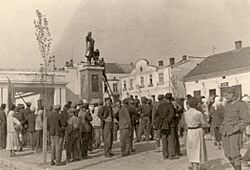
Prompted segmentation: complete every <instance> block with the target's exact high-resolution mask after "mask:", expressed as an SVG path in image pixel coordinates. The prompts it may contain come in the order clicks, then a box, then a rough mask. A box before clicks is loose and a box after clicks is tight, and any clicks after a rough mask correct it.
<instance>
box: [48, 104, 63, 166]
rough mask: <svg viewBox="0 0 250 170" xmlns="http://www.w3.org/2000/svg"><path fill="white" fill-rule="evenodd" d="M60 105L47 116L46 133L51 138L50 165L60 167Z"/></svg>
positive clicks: (61, 133) (61, 134) (61, 135)
mask: <svg viewBox="0 0 250 170" xmlns="http://www.w3.org/2000/svg"><path fill="white" fill-rule="evenodd" d="M60 110H61V106H60V105H55V106H54V107H53V111H52V112H50V113H49V116H48V131H49V134H50V138H51V165H55V164H56V165H62V162H61V158H62V139H63V131H62V126H61V124H60V115H59V112H60Z"/></svg>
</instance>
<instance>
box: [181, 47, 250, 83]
mask: <svg viewBox="0 0 250 170" xmlns="http://www.w3.org/2000/svg"><path fill="white" fill-rule="evenodd" d="M243 68H250V47H245V48H241V49H238V50H233V51H228V52H224V53H220V54H215V55H211V56H208V57H207V58H206V59H204V60H203V61H202V62H201V63H200V64H199V65H197V66H196V67H195V68H194V69H193V70H192V71H190V72H189V73H188V74H187V75H186V76H185V77H184V80H188V79H191V78H194V77H197V76H198V77H199V76H201V75H202V76H203V77H204V76H206V75H208V74H217V73H218V74H219V73H221V72H226V71H231V70H238V69H243ZM218 76H219V75H218Z"/></svg>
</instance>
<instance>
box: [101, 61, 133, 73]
mask: <svg viewBox="0 0 250 170" xmlns="http://www.w3.org/2000/svg"><path fill="white" fill-rule="evenodd" d="M105 66H106V73H114V74H128V73H130V72H131V71H132V70H133V69H134V68H135V65H132V64H118V63H106V65H105Z"/></svg>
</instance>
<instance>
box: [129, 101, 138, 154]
mask: <svg viewBox="0 0 250 170" xmlns="http://www.w3.org/2000/svg"><path fill="white" fill-rule="evenodd" d="M127 108H128V112H129V115H130V120H131V133H130V140H131V141H130V142H131V152H135V149H134V148H133V140H134V132H135V134H136V141H138V127H139V119H140V113H138V111H137V108H136V107H135V100H134V99H130V100H129V104H128V107H127Z"/></svg>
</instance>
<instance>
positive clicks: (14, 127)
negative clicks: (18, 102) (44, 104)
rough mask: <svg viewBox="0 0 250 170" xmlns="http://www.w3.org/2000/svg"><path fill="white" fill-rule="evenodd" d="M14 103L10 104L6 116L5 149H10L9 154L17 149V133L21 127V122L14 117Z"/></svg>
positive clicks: (11, 154) (12, 153) (13, 153)
mask: <svg viewBox="0 0 250 170" xmlns="http://www.w3.org/2000/svg"><path fill="white" fill-rule="evenodd" d="M14 109H15V105H12V107H11V109H10V111H9V113H8V117H7V142H6V149H7V150H8V151H10V156H11V157H12V156H15V152H16V151H17V150H18V149H19V146H20V145H19V140H18V133H17V131H19V130H20V129H22V124H21V122H20V121H19V120H17V119H16V118H15V117H14Z"/></svg>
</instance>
